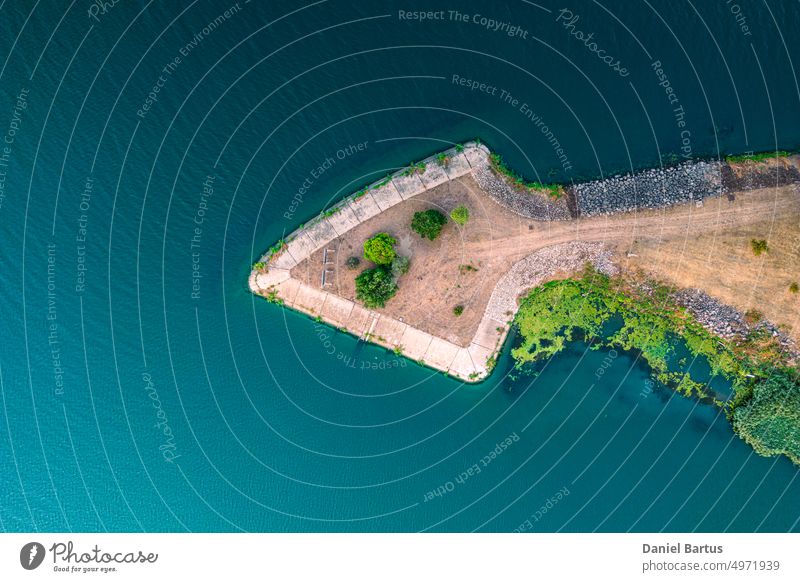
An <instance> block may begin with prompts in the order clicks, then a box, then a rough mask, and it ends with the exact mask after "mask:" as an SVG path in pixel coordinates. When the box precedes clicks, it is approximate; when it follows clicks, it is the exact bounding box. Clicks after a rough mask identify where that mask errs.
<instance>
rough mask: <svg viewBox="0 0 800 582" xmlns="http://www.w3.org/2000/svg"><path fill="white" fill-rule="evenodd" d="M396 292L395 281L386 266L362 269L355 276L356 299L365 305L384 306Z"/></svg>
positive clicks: (371, 306)
mask: <svg viewBox="0 0 800 582" xmlns="http://www.w3.org/2000/svg"><path fill="white" fill-rule="evenodd" d="M395 293H397V283H396V282H395V280H394V277H393V276H392V274H391V272H389V269H387V268H386V267H376V268H374V269H367V270H365V271H362V272H361V274H360V275H359V276H358V277H356V299H358V300H359V301H361V302H362V303H363V304H364V305H365V306H366V307H370V308H374V307H384V306H385V305H386V302H387V301H389V299H391V298H392V297H394V295H395Z"/></svg>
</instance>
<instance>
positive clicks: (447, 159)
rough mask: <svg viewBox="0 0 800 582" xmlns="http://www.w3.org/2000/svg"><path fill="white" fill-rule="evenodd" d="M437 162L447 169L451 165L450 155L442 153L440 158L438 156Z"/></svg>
mask: <svg viewBox="0 0 800 582" xmlns="http://www.w3.org/2000/svg"><path fill="white" fill-rule="evenodd" d="M436 161H437V162H438V163H439V165H440V166H443V167H445V166H447V164H449V163H450V155H449V154H446V153H444V152H442V153H440V154H439V155H438V156H436Z"/></svg>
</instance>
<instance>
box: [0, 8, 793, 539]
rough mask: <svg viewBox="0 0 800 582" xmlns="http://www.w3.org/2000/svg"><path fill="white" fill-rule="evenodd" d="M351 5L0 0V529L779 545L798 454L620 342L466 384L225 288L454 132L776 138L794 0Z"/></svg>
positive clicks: (489, 139)
mask: <svg viewBox="0 0 800 582" xmlns="http://www.w3.org/2000/svg"><path fill="white" fill-rule="evenodd" d="M364 4H366V6H352V3H348V2H337V1H329V2H325V1H323V2H317V3H316V4H314V5H309V6H307V7H304V6H303V5H302V4H295V3H292V2H281V3H275V2H256V1H253V2H249V3H245V2H240V3H239V4H238V5H234V4H233V3H232V4H230V5H226V4H224V3H219V2H216V3H210V2H184V3H181V4H180V5H178V4H177V3H175V5H173V3H169V6H166V5H158V6H157V5H156V3H149V4H145V3H134V2H120V3H117V4H116V5H114V6H113V7H110V8H108V9H107V10H105V12H104V13H101V11H100V10H99V9H97V10H96V11H95V12H94V18H93V17H91V16H90V15H89V14H87V10H91V9H90V8H89V6H88V5H86V3H73V4H72V5H70V7H69V9H67V8H66V7H65V3H59V2H53V1H50V2H40V3H37V4H36V5H35V6H34V5H33V4H31V3H27V2H20V1H6V2H2V3H0V30H1V31H2V34H0V63H2V65H0V66H2V69H1V70H0V97H1V98H0V123H1V124H2V125H0V132H2V133H3V138H4V139H5V138H8V139H10V143H9V142H6V144H4V146H5V147H6V148H7V149H5V150H0V156H1V158H0V163H2V166H1V167H0V170H2V171H3V172H4V173H3V175H2V176H0V177H2V178H3V181H2V185H3V189H2V190H0V193H2V198H0V202H1V203H0V225H2V233H3V237H2V241H3V243H2V245H0V258H1V259H2V262H1V263H0V264H2V268H1V269H0V283H1V284H2V289H3V301H2V317H0V337H2V338H3V339H2V341H1V342H0V378H2V384H1V385H0V388H1V389H2V390H0V392H1V393H2V405H3V408H2V422H0V459H1V460H2V472H0V526H2V528H3V529H4V530H8V531H23V530H47V531H54V530H57V531H61V530H76V531H95V530H99V531H103V530H109V531H141V530H146V531H185V530H191V531H238V530H247V531H396V530H402V531H418V530H429V531H472V530H484V531H513V530H520V529H524V530H533V531H594V530H599V531H627V530H638V531H660V530H666V531H685V530H699V531H723V530H730V531H752V530H759V531H787V530H796V529H797V528H798V516H800V511H798V504H797V499H798V495H800V479H798V478H797V475H798V470H797V468H796V467H793V466H792V465H791V463H789V462H788V461H787V460H786V459H784V458H778V459H766V458H762V457H758V456H756V455H755V454H753V452H752V451H751V449H750V448H749V447H748V446H747V445H746V444H744V443H743V442H741V441H740V440H739V439H738V438H736V437H735V435H734V434H733V433H732V431H731V429H730V427H729V425H728V423H727V421H726V420H725V418H723V417H721V416H720V415H719V414H718V411H717V410H716V409H715V408H713V407H710V406H707V405H704V404H701V403H699V402H697V401H694V400H689V399H684V398H681V397H680V396H677V395H675V394H673V393H670V392H666V391H663V390H661V389H659V388H658V387H656V386H653V385H652V383H651V382H650V381H649V379H648V374H647V370H646V369H645V368H644V367H643V366H642V365H641V364H640V363H639V362H637V361H636V358H635V356H634V355H626V354H622V355H619V356H618V357H617V358H609V354H606V353H604V352H602V351H592V350H587V349H586V348H587V346H586V345H584V344H582V343H580V342H576V343H574V344H573V345H571V346H570V349H569V350H568V351H567V352H565V353H564V354H561V355H559V356H558V357H556V358H554V359H552V360H551V361H549V362H547V363H546V364H544V365H543V366H542V370H541V373H540V374H539V375H538V376H536V377H532V376H521V377H519V378H518V379H516V380H512V379H511V378H510V377H508V375H507V372H508V371H509V369H510V367H511V362H510V359H509V357H508V354H507V350H506V354H505V355H504V356H503V358H501V360H500V362H499V364H498V368H497V370H496V372H495V373H494V374H493V376H492V377H491V378H490V379H489V380H488V381H487V382H484V383H482V384H479V385H476V386H465V385H462V384H460V383H458V382H456V381H454V380H452V379H449V378H446V377H443V376H442V375H440V374H435V373H432V371H431V370H428V369H425V368H421V367H419V366H417V365H415V364H414V363H411V362H408V361H406V360H403V359H402V358H397V357H395V356H394V355H393V354H391V353H388V352H386V351H385V350H383V349H380V348H377V347H374V346H369V345H365V344H363V343H359V342H357V341H356V340H355V339H354V338H352V337H350V336H347V335H344V334H341V333H338V332H337V331H335V330H332V329H330V328H327V327H324V326H318V325H315V323H314V322H313V321H311V320H310V319H308V318H306V317H303V316H301V315H298V314H295V313H292V312H288V311H285V310H282V309H280V308H278V307H276V306H274V305H270V304H268V303H267V302H265V301H263V300H258V299H256V298H254V297H253V296H251V295H250V294H249V293H248V291H247V287H246V276H247V274H248V271H249V267H250V264H251V263H252V261H254V260H256V259H257V257H258V256H259V254H260V253H261V251H263V250H264V249H265V248H267V247H268V246H270V245H271V244H272V243H273V242H274V241H275V240H276V239H277V238H279V237H280V236H281V234H282V233H284V232H287V231H291V230H293V229H294V228H296V227H297V226H298V225H299V224H301V223H302V222H303V221H305V220H307V219H308V218H310V217H312V216H314V215H315V214H316V213H318V212H319V211H320V210H321V209H323V208H324V207H326V206H327V205H328V204H330V203H331V201H333V200H336V199H338V198H340V197H341V196H343V195H345V194H347V193H348V192H350V191H352V190H355V189H356V188H358V187H359V186H361V185H363V184H365V183H367V182H368V181H370V180H373V179H375V178H377V177H380V176H383V175H384V174H385V173H386V172H387V171H390V170H392V169H394V168H396V167H398V166H400V165H403V164H405V163H407V162H408V161H410V160H415V159H420V158H421V157H423V156H425V155H428V154H430V153H432V152H435V151H437V150H439V149H442V148H443V147H445V146H447V145H449V144H451V143H453V142H461V141H464V140H467V139H470V138H474V137H476V136H479V137H480V138H481V139H483V140H484V141H485V142H486V143H487V144H488V145H489V146H490V147H492V148H493V149H495V150H497V151H499V152H500V153H502V154H503V155H504V156H505V158H506V159H507V161H508V163H509V164H510V165H512V166H513V167H515V168H518V169H519V171H521V172H522V173H524V174H525V175H526V176H528V177H531V178H537V177H538V178H540V179H544V180H562V181H569V180H575V179H582V178H588V177H595V176H601V175H607V174H610V173H615V172H620V171H624V170H630V169H632V168H638V167H645V166H653V165H657V164H658V163H659V161H660V160H664V161H665V162H672V161H675V159H680V156H681V155H683V154H687V155H690V156H693V157H716V156H718V155H719V152H744V151H750V150H769V149H775V148H781V149H794V148H797V147H798V145H800V113H798V112H799V111H800V109H798V98H799V92H798V83H797V79H796V76H795V70H794V68H793V64H792V62H791V59H790V57H791V56H792V55H797V54H800V39H799V38H798V36H797V35H796V34H794V31H795V29H796V27H797V25H798V23H800V8H798V5H797V4H796V3H789V2H779V3H769V8H768V9H767V8H766V7H765V6H762V7H760V8H759V10H758V11H757V10H756V6H755V5H751V4H750V3H743V5H742V7H741V14H740V15H739V20H738V21H737V15H735V14H733V13H732V12H731V8H730V6H729V5H728V4H725V3H724V2H715V3H710V4H709V5H705V4H706V3H703V5H693V4H690V3H683V2H679V3H670V4H669V8H667V5H666V4H665V5H663V6H654V5H651V4H647V3H639V2H625V3H622V4H620V3H615V4H616V5H615V6H613V7H611V6H606V7H605V8H604V7H603V6H602V5H600V4H597V3H592V2H584V1H582V2H575V3H573V5H572V7H571V8H570V10H571V11H572V12H573V18H574V15H578V16H579V20H578V21H572V25H571V26H572V28H569V29H568V28H565V26H564V24H565V21H567V22H566V23H567V24H568V23H569V21H571V19H567V18H562V20H561V21H557V18H558V11H559V10H560V9H561V8H562V6H561V5H552V6H550V5H548V6H545V5H541V6H537V5H535V4H530V3H527V2H516V1H512V2H508V3H506V4H505V6H503V7H501V6H489V5H487V3H483V2H481V3H479V2H461V3H459V5H460V8H459V11H460V12H462V13H463V14H466V15H467V21H466V22H463V21H461V20H457V19H453V20H451V19H449V15H447V16H446V17H445V20H430V21H425V22H419V21H412V20H402V19H400V18H399V12H398V11H399V10H406V11H410V10H419V9H421V8H420V7H415V6H410V5H405V4H394V3H389V2H384V3H379V4H378V3H364ZM237 6H238V7H237ZM229 8H230V10H229V12H228V15H227V16H226V15H225V11H226V9H229ZM612 13H613V14H612ZM445 14H447V13H445ZM475 14H483V15H486V16H487V17H491V18H494V19H496V20H497V21H499V22H501V23H502V22H506V23H509V26H511V25H515V26H518V27H521V28H519V32H516V33H514V34H515V35H514V36H509V35H508V34H505V33H504V32H503V30H502V29H498V30H497V31H492V30H489V29H487V28H485V27H484V26H483V25H482V24H481V20H480V18H477V22H474V21H473V20H472V17H473V16H474V15H475ZM562 16H564V17H566V16H567V15H566V14H564V15H562ZM742 18H744V19H745V20H744V23H743V21H742ZM215 21H216V24H214V25H213V28H212V27H211V26H209V23H213V22H215ZM743 26H747V30H745V29H744V28H743ZM204 28H205V31H204ZM504 28H507V27H504ZM577 30H581V31H583V32H584V33H585V34H587V35H588V34H589V33H590V32H594V33H595V36H594V38H595V39H596V42H597V45H598V50H599V48H602V49H604V50H606V54H609V55H614V56H615V58H617V59H619V60H620V61H621V63H622V65H623V66H624V68H626V69H627V72H628V75H627V76H624V77H623V76H621V75H620V74H619V73H618V72H615V71H614V70H613V69H612V68H611V67H608V66H606V64H605V63H603V62H602V61H600V59H599V58H598V56H597V54H596V53H594V52H592V50H590V48H589V47H587V46H586V43H585V42H583V43H582V42H581V41H580V40H578V39H577V38H576V37H575V35H574V34H572V33H573V32H575V31H577ZM523 33H525V34H523ZM748 33H749V34H748ZM181 51H183V52H181ZM176 57H179V58H180V61H179V62H176V61H175V58H176ZM654 61H660V63H661V66H662V68H663V70H664V72H665V75H666V78H667V79H668V81H669V83H668V84H669V87H670V88H671V89H672V91H673V93H672V95H675V96H677V102H675V103H673V104H670V102H669V100H668V99H669V98H670V97H669V94H668V93H667V92H666V86H667V85H666V84H665V85H663V86H660V85H659V83H664V79H663V78H658V77H657V76H656V73H655V71H654V70H653V67H651V64H652V63H653V62H654ZM656 68H657V67H656ZM453 75H458V79H460V78H464V79H468V80H474V81H477V82H478V86H479V85H480V83H485V84H486V86H485V87H484V90H483V91H481V90H480V87H479V88H478V89H476V90H474V91H472V90H469V89H468V88H467V87H466V86H463V85H461V84H459V82H458V79H456V81H457V82H456V83H454V82H453ZM159 78H161V80H160V81H159ZM154 87H156V88H158V92H157V93H154V95H153V97H154V98H155V99H154V100H153V99H150V101H148V94H149V93H150V92H151V91H153V88H154ZM491 87H497V90H496V91H494V94H491V93H492V91H491ZM503 91H505V93H503ZM20 95H21V97H22V99H18V96H20ZM506 95H510V96H511V97H509V98H508V99H506V98H505V96H506ZM514 99H516V100H517V101H516V103H514ZM23 103H24V107H23ZM523 105H525V107H523ZM677 107H682V108H683V112H684V113H682V114H677V113H676V112H675V111H674V109H675V108H677ZM137 112H139V113H137ZM534 115H535V116H536V117H535V119H541V120H542V123H544V124H546V125H547V127H548V129H549V130H551V131H552V133H553V136H554V137H555V139H557V140H558V141H559V144H560V146H561V148H562V149H563V155H564V156H565V157H566V159H567V163H565V162H564V157H559V156H560V155H561V154H557V153H556V150H555V148H554V147H553V143H552V141H549V139H548V138H547V137H546V136H545V135H544V133H543V132H542V129H541V124H540V125H536V123H535V122H534V121H532V119H531V118H533V117H534ZM682 123H683V124H685V125H681V124H682ZM684 132H688V134H687V133H684ZM359 143H366V147H364V148H362V151H352V149H353V148H348V146H352V145H355V144H359ZM681 148H688V149H684V150H683V151H682V149H681ZM326 160H330V161H329V162H326ZM318 168H321V170H318ZM300 188H303V193H302V195H301V196H299V197H298V198H295V194H296V193H297V192H298V190H299V189H300ZM204 189H205V190H204ZM193 245H194V246H193ZM197 274H199V275H200V276H199V277H198V276H197ZM445 307H446V306H445ZM445 307H442V308H445ZM604 366H606V367H604ZM599 369H602V370H604V372H603V374H602V375H601V376H599V377H598V374H599V373H598V370H599ZM720 389H724V387H721V388H720ZM501 442H505V443H506V446H505V447H503V446H500V443H501ZM496 449H497V450H500V453H499V454H498V453H494V454H493V453H492V451H494V450H496ZM487 459H488V461H487ZM476 468H477V469H476ZM542 507H544V510H542Z"/></svg>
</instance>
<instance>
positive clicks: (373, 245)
mask: <svg viewBox="0 0 800 582" xmlns="http://www.w3.org/2000/svg"><path fill="white" fill-rule="evenodd" d="M395 244H397V240H396V239H395V238H394V237H393V236H391V235H390V234H388V233H385V232H379V233H378V234H376V235H375V236H373V237H370V238H368V239H367V240H365V241H364V258H365V259H367V260H368V261H372V262H373V263H375V264H376V265H391V264H392V261H393V260H394V258H395V257H396V256H397V253H396V252H395V250H394V245H395Z"/></svg>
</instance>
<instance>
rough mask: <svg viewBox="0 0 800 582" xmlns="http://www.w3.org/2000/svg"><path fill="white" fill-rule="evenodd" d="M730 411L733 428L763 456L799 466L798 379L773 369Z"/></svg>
mask: <svg viewBox="0 0 800 582" xmlns="http://www.w3.org/2000/svg"><path fill="white" fill-rule="evenodd" d="M751 394H752V396H751V397H750V398H749V400H748V401H747V402H746V403H745V404H742V405H739V406H737V407H736V409H735V410H734V412H733V428H734V430H735V431H736V432H737V433H739V435H741V437H742V438H743V439H744V440H745V441H747V443H748V444H750V446H752V447H753V448H754V449H755V451H756V452H757V453H758V454H760V455H764V456H772V455H786V456H787V457H789V458H790V459H791V460H792V461H793V462H794V463H796V464H798V465H800V376H799V375H798V373H797V370H793V369H790V368H786V367H776V368H773V369H771V370H768V371H767V376H766V378H765V379H763V380H762V381H761V382H758V383H757V384H755V385H754V386H753V388H752V391H751Z"/></svg>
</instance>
